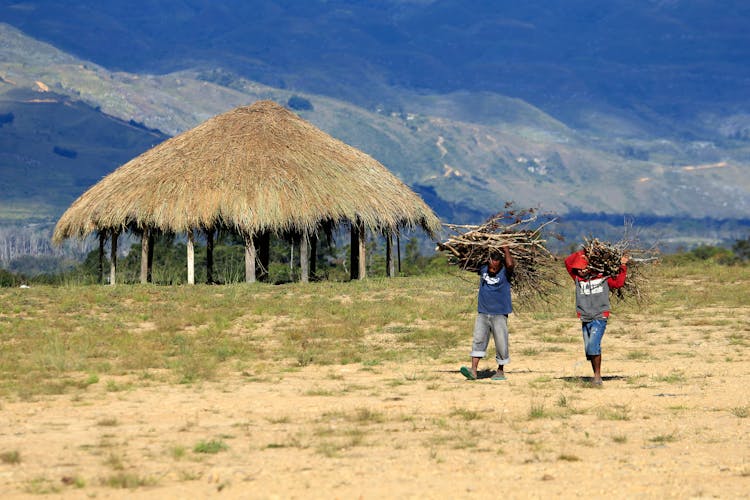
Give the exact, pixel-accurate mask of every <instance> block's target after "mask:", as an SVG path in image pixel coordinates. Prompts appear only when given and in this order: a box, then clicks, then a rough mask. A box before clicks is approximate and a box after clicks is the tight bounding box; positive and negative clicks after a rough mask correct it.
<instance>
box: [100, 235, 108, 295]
mask: <svg viewBox="0 0 750 500" xmlns="http://www.w3.org/2000/svg"><path fill="white" fill-rule="evenodd" d="M106 240H107V231H105V230H101V231H99V277H98V279H99V284H102V283H104V243H105V242H106Z"/></svg>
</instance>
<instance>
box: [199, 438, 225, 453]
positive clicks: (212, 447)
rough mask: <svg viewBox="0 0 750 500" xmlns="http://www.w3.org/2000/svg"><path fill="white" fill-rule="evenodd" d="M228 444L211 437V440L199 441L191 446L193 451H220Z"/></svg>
mask: <svg viewBox="0 0 750 500" xmlns="http://www.w3.org/2000/svg"><path fill="white" fill-rule="evenodd" d="M228 449H229V446H227V444H226V443H225V442H224V441H222V440H220V439H212V440H211V441H200V442H199V443H197V444H196V445H195V446H194V447H193V451H194V452H195V453H211V454H213V453H219V452H220V451H225V450H228Z"/></svg>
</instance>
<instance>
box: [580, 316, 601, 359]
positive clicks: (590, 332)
mask: <svg viewBox="0 0 750 500" xmlns="http://www.w3.org/2000/svg"><path fill="white" fill-rule="evenodd" d="M581 327H582V328H581V329H582V331H583V347H584V348H585V349H586V357H587V358H588V357H590V356H600V355H601V354H602V337H604V330H606V329H607V320H606V319H595V320H592V321H584V322H583V323H581Z"/></svg>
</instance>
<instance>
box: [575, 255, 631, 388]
mask: <svg viewBox="0 0 750 500" xmlns="http://www.w3.org/2000/svg"><path fill="white" fill-rule="evenodd" d="M627 263H628V257H627V256H626V255H623V256H622V257H620V267H619V270H617V272H616V273H617V274H616V275H614V276H605V275H604V273H602V272H600V271H597V270H594V269H592V268H591V266H590V265H589V258H588V257H587V255H586V251H585V249H584V250H579V251H578V252H574V253H572V254H570V255H569V256H568V257H567V258H566V259H565V268H566V269H567V270H568V273H569V274H570V276H571V277H572V278H573V281H574V282H575V285H576V312H577V313H578V317H579V318H580V319H581V325H582V331H583V346H584V350H585V352H586V359H588V360H589V361H590V362H591V368H592V369H593V370H594V380H593V383H594V385H602V373H601V367H602V346H601V344H602V337H603V336H604V330H605V329H606V328H607V318H609V308H610V305H609V291H610V289H615V288H620V287H622V286H623V285H624V284H625V277H626V275H627V267H626V264H627ZM615 266H616V264H615ZM612 274H614V273H612Z"/></svg>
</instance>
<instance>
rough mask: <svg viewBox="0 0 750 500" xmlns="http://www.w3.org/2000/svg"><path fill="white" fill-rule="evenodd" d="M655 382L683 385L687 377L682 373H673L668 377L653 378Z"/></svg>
mask: <svg viewBox="0 0 750 500" xmlns="http://www.w3.org/2000/svg"><path fill="white" fill-rule="evenodd" d="M652 379H653V380H654V381H655V382H664V383H666V384H681V383H683V382H685V375H684V374H683V373H682V372H680V371H676V370H675V371H672V372H671V373H669V374H668V375H659V376H655V377H652Z"/></svg>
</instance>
